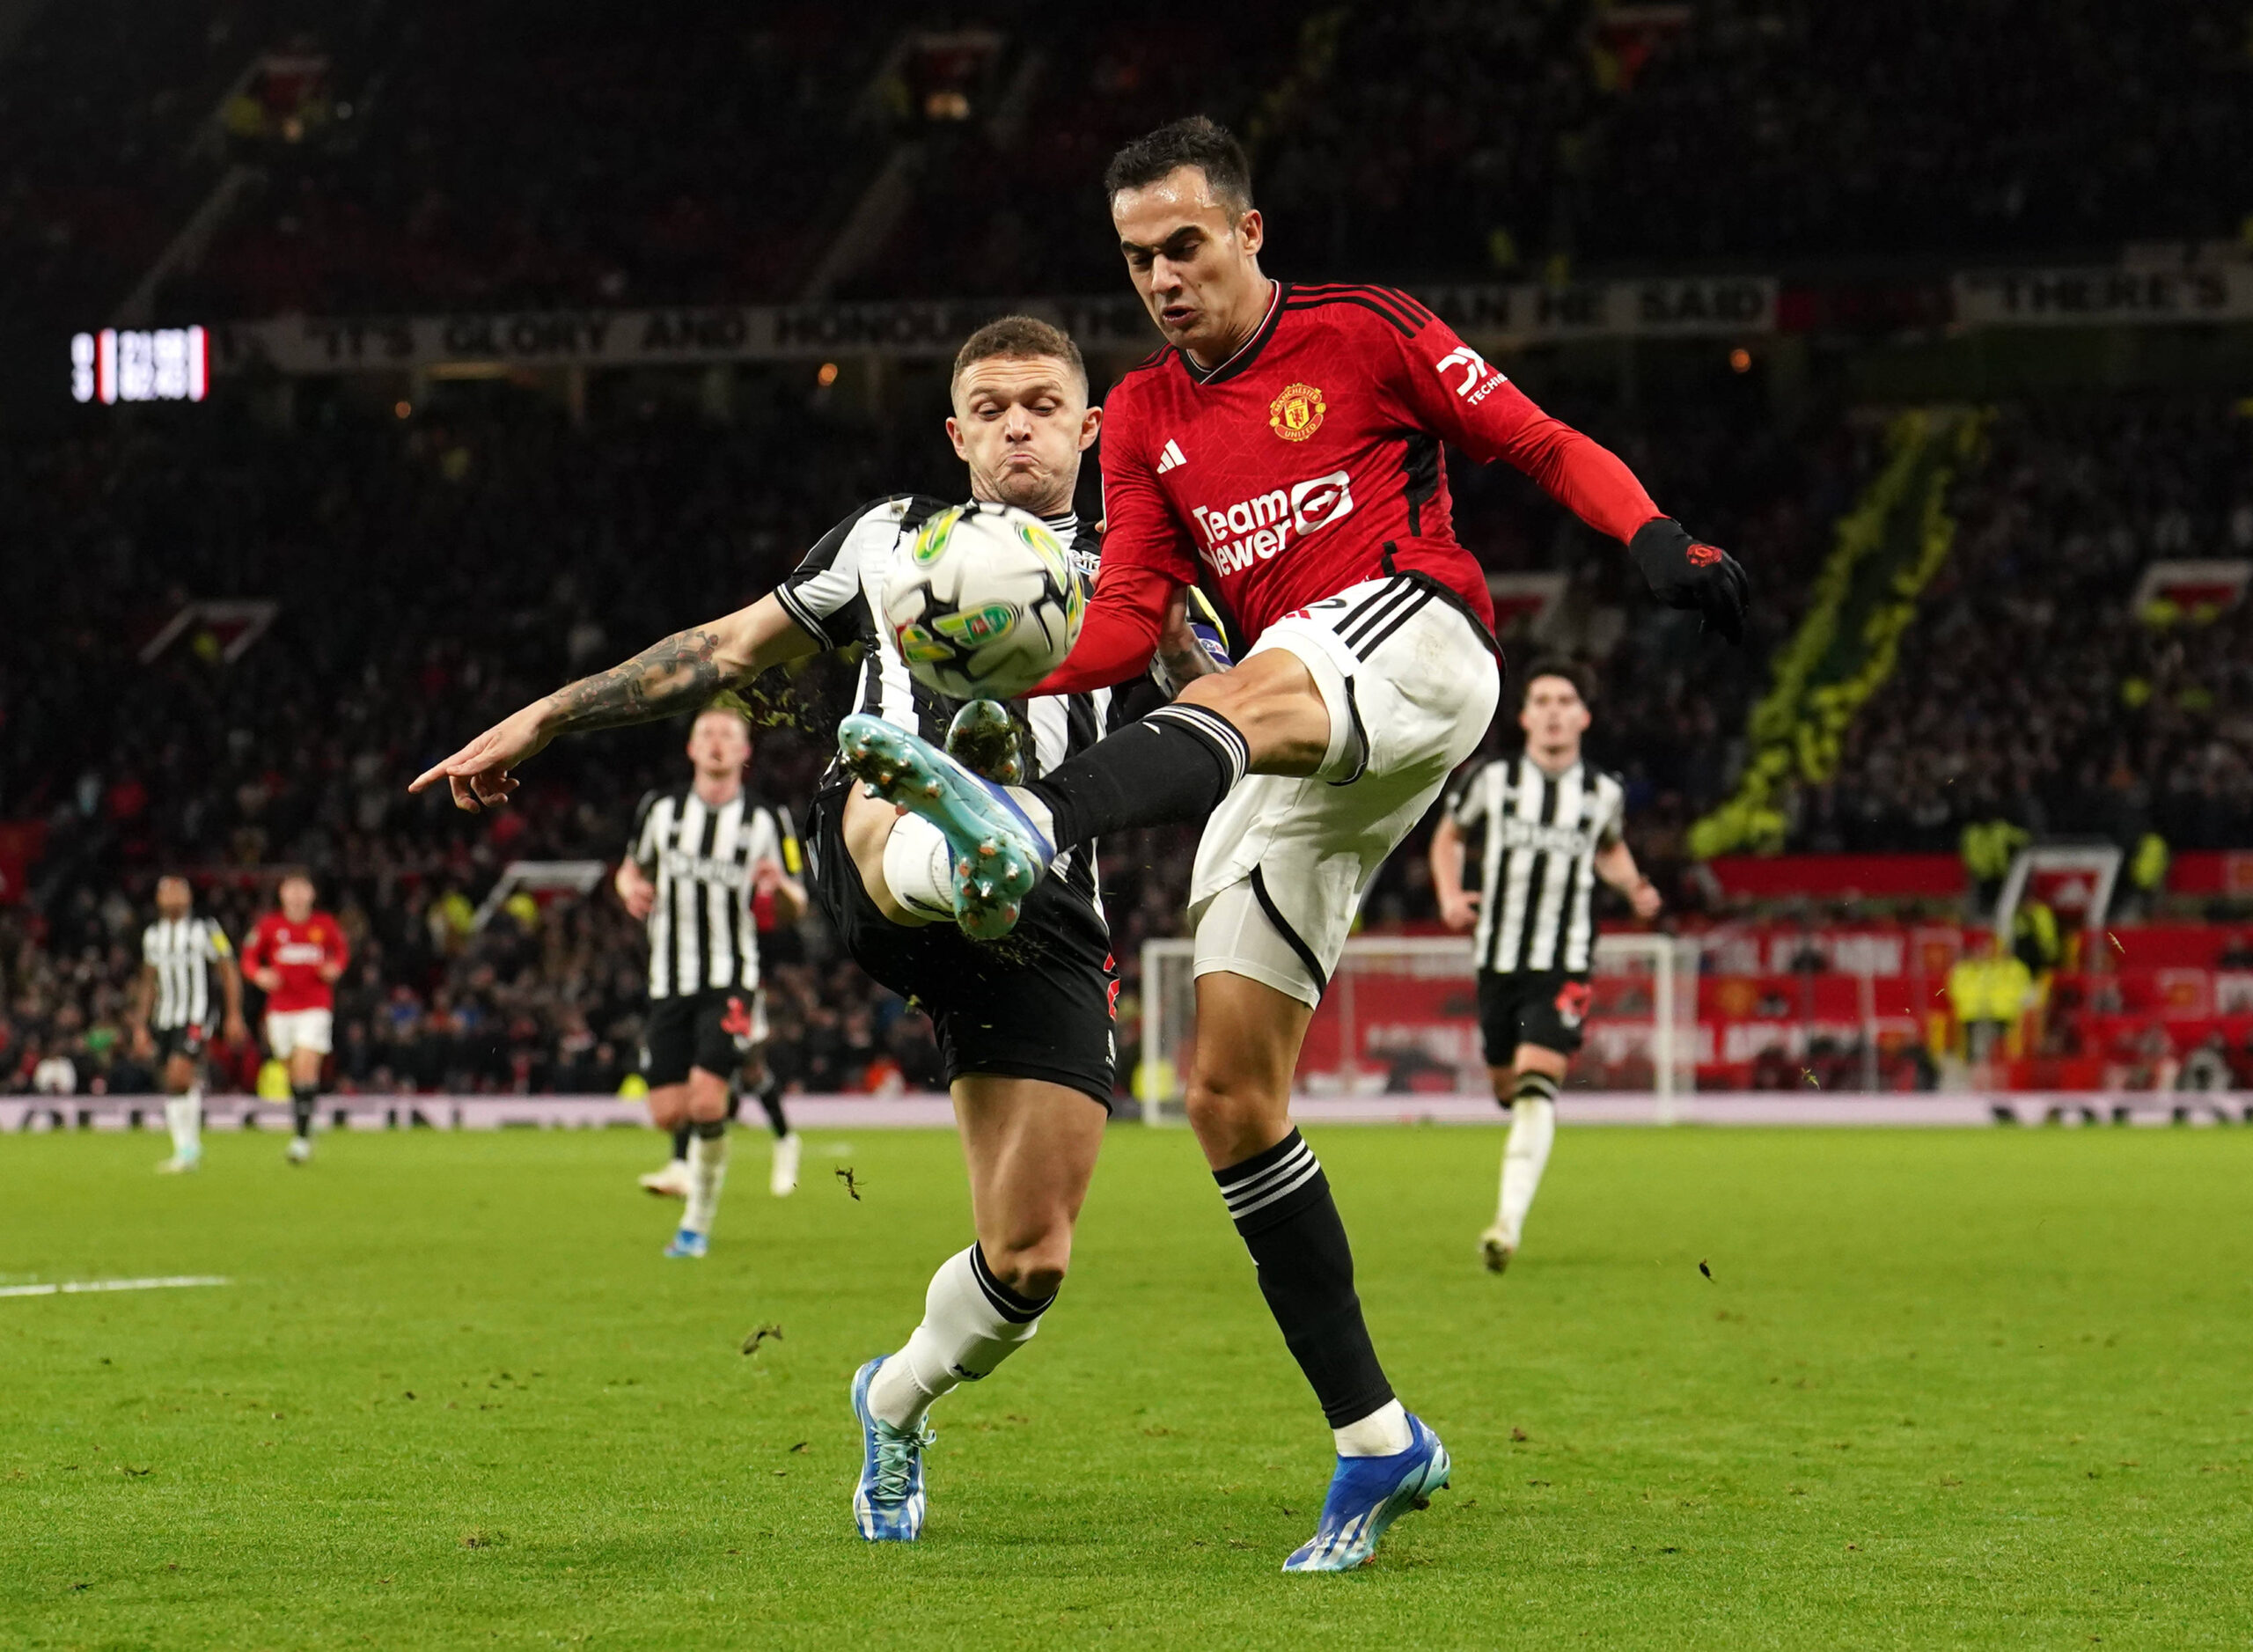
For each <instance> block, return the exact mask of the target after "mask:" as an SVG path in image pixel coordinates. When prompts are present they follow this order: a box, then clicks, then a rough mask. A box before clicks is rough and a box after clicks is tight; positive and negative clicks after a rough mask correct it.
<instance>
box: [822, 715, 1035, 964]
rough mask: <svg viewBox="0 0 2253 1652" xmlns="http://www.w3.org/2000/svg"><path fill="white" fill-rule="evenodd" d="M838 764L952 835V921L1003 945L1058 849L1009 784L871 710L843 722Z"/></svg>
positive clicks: (892, 801) (977, 936) (976, 935)
mask: <svg viewBox="0 0 2253 1652" xmlns="http://www.w3.org/2000/svg"><path fill="white" fill-rule="evenodd" d="M837 760H838V761H839V762H840V764H841V765H842V766H843V767H844V768H845V771H846V772H847V773H848V774H849V775H852V776H853V777H854V778H855V779H856V780H858V781H860V782H862V784H863V785H865V786H866V787H867V788H868V789H869V790H870V792H871V793H872V794H873V795H874V796H876V797H881V798H883V799H884V801H885V802H886V803H889V804H898V805H899V806H900V807H902V808H905V809H909V810H912V811H914V812H915V813H917V814H920V815H921V816H922V817H923V818H924V819H926V820H928V821H929V822H930V823H931V824H932V825H933V826H936V827H938V829H939V831H940V833H942V834H943V836H944V837H945V838H946V841H947V847H948V848H950V849H952V850H953V851H954V871H955V887H954V919H955V922H956V923H958V924H959V925H960V926H961V928H962V932H963V933H964V934H965V935H967V936H972V938H974V939H977V940H980V941H997V940H999V939H1000V938H1001V937H1002V936H1005V935H1007V934H1008V933H1009V931H1010V930H1011V929H1015V928H1016V921H1017V912H1018V908H1019V907H1020V906H1021V905H1022V903H1023V902H1024V898H1025V896H1027V895H1028V894H1030V893H1031V892H1032V886H1033V885H1035V884H1037V883H1038V882H1039V881H1040V877H1041V874H1042V873H1043V872H1045V871H1046V870H1047V869H1048V863H1049V862H1051V861H1053V860H1054V859H1055V858H1056V848H1055V846H1054V845H1053V844H1052V843H1050V842H1049V841H1048V839H1047V837H1046V834H1044V833H1042V832H1041V831H1040V829H1039V828H1038V826H1034V825H1033V823H1032V820H1031V818H1030V817H1029V816H1028V815H1027V814H1026V813H1025V811H1024V809H1023V808H1022V807H1020V806H1019V804H1017V801H1016V799H1015V798H1014V797H1010V796H1009V788H1008V787H1006V786H1000V785H996V784H995V783H994V782H992V781H990V780H987V778H986V777H985V776H984V775H976V774H972V772H971V771H970V770H969V769H967V768H965V767H963V766H962V765H961V764H960V763H958V762H956V761H955V760H954V759H952V758H951V757H949V756H948V755H947V754H946V753H944V752H942V751H941V750H939V748H938V747H937V746H936V745H932V744H931V743H930V742H929V741H928V740H926V739H923V738H921V737H920V736H918V735H914V734H910V733H909V732H908V731H906V730H905V729H902V728H899V727H897V726H895V725H894V724H892V723H886V722H885V721H884V719H883V718H881V717H872V716H869V715H868V714H867V713H866V712H858V711H856V712H855V713H854V714H853V715H852V716H849V717H847V718H846V719H845V720H844V721H843V722H842V723H839V724H838V725H837Z"/></svg>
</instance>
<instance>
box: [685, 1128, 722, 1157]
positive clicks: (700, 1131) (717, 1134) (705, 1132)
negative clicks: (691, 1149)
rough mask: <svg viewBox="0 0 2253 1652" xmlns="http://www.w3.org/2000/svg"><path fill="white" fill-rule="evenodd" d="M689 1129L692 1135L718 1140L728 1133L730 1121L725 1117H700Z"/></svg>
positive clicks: (708, 1140) (713, 1140) (708, 1139)
mask: <svg viewBox="0 0 2253 1652" xmlns="http://www.w3.org/2000/svg"><path fill="white" fill-rule="evenodd" d="M688 1129H689V1134H692V1135H701V1136H702V1137H703V1138H704V1139H705V1140H706V1141H707V1142H717V1141H719V1140H720V1139H721V1138H722V1137H723V1136H724V1135H726V1134H727V1133H728V1121H727V1120H725V1119H699V1120H697V1121H696V1122H695V1123H694V1124H692V1125H690V1126H689V1127H688ZM685 1156H686V1155H684V1157H685Z"/></svg>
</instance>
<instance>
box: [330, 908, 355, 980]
mask: <svg viewBox="0 0 2253 1652" xmlns="http://www.w3.org/2000/svg"><path fill="white" fill-rule="evenodd" d="M323 951H326V952H327V955H328V961H329V962H330V963H332V964H334V965H335V966H336V967H337V968H338V970H340V971H341V970H342V969H344V968H345V966H348V965H349V964H350V963H351V962H352V943H351V942H349V941H348V940H346V939H345V938H344V926H343V925H342V924H341V923H339V922H338V921H336V920H335V919H334V918H331V919H330V920H329V921H328V944H327V947H325V948H324V949H323Z"/></svg>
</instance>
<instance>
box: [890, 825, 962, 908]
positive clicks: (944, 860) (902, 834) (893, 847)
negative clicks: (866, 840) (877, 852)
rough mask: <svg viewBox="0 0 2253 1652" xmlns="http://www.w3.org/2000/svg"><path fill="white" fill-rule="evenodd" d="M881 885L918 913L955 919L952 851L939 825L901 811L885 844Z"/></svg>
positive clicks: (897, 899) (903, 904)
mask: <svg viewBox="0 0 2253 1652" xmlns="http://www.w3.org/2000/svg"><path fill="white" fill-rule="evenodd" d="M884 886H885V887H886V888H888V889H890V890H891V891H892V899H894V900H896V901H898V902H899V904H900V905H901V906H903V907H906V908H907V910H908V911H910V912H912V913H914V914H917V915H918V916H920V917H926V918H933V919H936V920H938V921H943V922H947V923H951V922H953V921H954V851H953V850H952V849H950V848H948V847H947V841H946V839H945V837H944V836H943V834H942V833H940V831H939V829H938V827H936V826H933V825H932V824H931V823H930V822H929V821H928V820H926V819H923V817H922V816H921V815H920V814H904V815H902V816H900V817H899V819H898V820H897V821H896V822H894V823H893V826H892V835H891V836H890V837H888V838H886V839H885V840H884Z"/></svg>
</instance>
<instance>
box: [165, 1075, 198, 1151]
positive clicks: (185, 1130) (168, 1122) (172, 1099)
mask: <svg viewBox="0 0 2253 1652" xmlns="http://www.w3.org/2000/svg"><path fill="white" fill-rule="evenodd" d="M202 1120H203V1086H202V1085H201V1084H197V1085H194V1086H192V1087H190V1089H189V1090H188V1092H187V1094H186V1095H185V1096H167V1097H165V1126H166V1127H168V1128H169V1129H170V1130H171V1131H172V1152H173V1153H174V1154H175V1155H176V1156H179V1157H180V1158H193V1157H194V1156H195V1155H196V1154H197V1153H198V1152H200V1151H201V1150H202V1146H203V1143H202V1141H201V1140H200V1133H201V1130H202Z"/></svg>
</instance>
